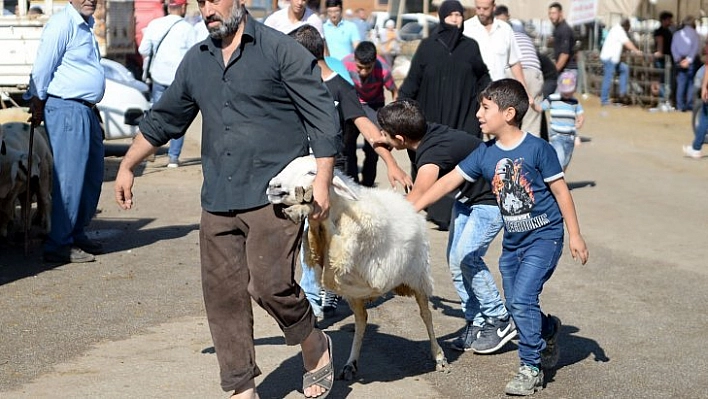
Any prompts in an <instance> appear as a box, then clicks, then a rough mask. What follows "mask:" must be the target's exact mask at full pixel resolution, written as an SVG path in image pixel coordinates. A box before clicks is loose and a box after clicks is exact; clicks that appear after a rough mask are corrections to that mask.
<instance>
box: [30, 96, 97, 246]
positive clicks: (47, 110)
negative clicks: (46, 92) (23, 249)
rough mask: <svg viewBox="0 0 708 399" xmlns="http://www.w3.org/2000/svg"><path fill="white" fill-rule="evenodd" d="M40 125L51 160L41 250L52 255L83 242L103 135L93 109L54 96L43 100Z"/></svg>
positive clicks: (92, 211)
mask: <svg viewBox="0 0 708 399" xmlns="http://www.w3.org/2000/svg"><path fill="white" fill-rule="evenodd" d="M44 124H45V126H46V128H47V136H48V138H49V143H50V145H51V148H52V155H53V157H54V176H53V178H52V179H53V181H52V214H51V225H52V227H51V231H50V232H49V234H48V235H47V240H46V242H45V244H44V250H45V251H46V252H55V251H58V250H59V249H60V248H62V247H67V246H70V245H72V244H73V243H74V242H75V241H83V240H86V239H87V237H86V233H85V231H84V229H85V227H86V226H87V225H88V224H89V222H90V221H91V219H92V218H93V216H94V214H95V213H96V207H97V206H98V199H99V197H100V195H101V185H102V184H103V156H104V153H103V134H102V132H101V125H100V122H99V120H98V116H97V115H96V113H95V112H94V110H93V109H91V108H89V107H87V106H86V105H84V104H81V103H78V102H76V101H71V100H63V99H60V98H56V97H49V98H48V99H47V103H46V105H45V106H44Z"/></svg>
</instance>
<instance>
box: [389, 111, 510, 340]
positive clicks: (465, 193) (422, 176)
mask: <svg viewBox="0 0 708 399" xmlns="http://www.w3.org/2000/svg"><path fill="white" fill-rule="evenodd" d="M378 121H379V126H381V130H382V131H383V133H384V135H385V136H386V138H387V141H388V144H389V145H390V146H392V147H393V148H396V149H399V150H402V149H406V150H410V151H414V152H415V166H416V168H417V170H418V173H417V175H416V178H415V181H414V183H413V189H412V190H411V191H410V192H409V193H408V197H407V198H408V200H409V201H410V202H412V203H415V201H416V200H417V199H418V198H420V196H421V195H422V194H423V193H424V192H426V191H427V190H428V189H429V188H430V186H432V185H433V183H435V181H437V180H438V178H439V177H440V176H444V175H446V174H448V173H449V172H451V171H452V170H453V169H454V168H455V166H456V165H457V164H458V163H459V162H460V161H462V160H463V159H464V158H465V157H466V156H467V155H469V153H471V152H472V151H473V150H474V149H475V148H477V147H478V146H479V145H480V144H481V143H482V140H480V139H478V138H476V137H475V136H473V135H471V134H469V133H467V132H465V131H462V130H455V129H451V128H449V127H447V126H444V125H439V124H437V123H426V121H425V117H424V116H423V110H422V109H421V108H420V106H419V105H418V103H417V102H415V101H414V100H410V99H403V100H398V101H395V102H392V103H389V104H388V105H386V106H385V107H383V108H381V109H380V110H379V112H378ZM455 198H456V201H455V202H454V204H453V206H452V223H451V226H450V234H449V238H448V247H447V256H448V263H449V265H450V274H451V275H452V282H453V284H454V285H455V289H456V290H457V293H458V295H459V296H460V300H461V302H462V310H463V311H464V314H465V320H466V321H467V324H466V326H465V329H464V331H463V333H462V335H460V336H459V337H458V338H457V339H455V340H454V341H453V342H452V347H453V348H454V349H456V350H459V351H469V350H473V351H475V352H476V353H482V354H487V353H493V352H496V351H497V350H499V349H500V348H501V347H503V346H504V344H506V343H507V342H509V340H511V339H512V338H513V337H515V336H516V327H515V326H514V322H513V321H512V320H511V318H510V317H509V314H508V313H507V310H506V308H505V307H504V303H503V302H502V300H501V296H500V295H499V290H498V289H497V286H496V283H495V282H494V278H493V277H492V274H491V273H490V272H489V269H488V268H487V265H486V264H485V263H484V259H483V258H482V257H483V256H484V255H485V254H486V253H487V249H488V248H489V244H490V243H491V242H492V240H494V237H496V236H497V234H498V233H499V231H500V230H501V228H502V218H501V214H500V212H499V208H498V207H497V205H496V202H495V198H494V194H492V190H491V187H490V186H489V183H487V181H486V180H484V179H480V180H478V181H476V182H474V183H469V184H463V185H461V186H460V188H459V192H458V193H457V195H456V197H455Z"/></svg>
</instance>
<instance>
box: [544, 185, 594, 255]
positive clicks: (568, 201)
mask: <svg viewBox="0 0 708 399" xmlns="http://www.w3.org/2000/svg"><path fill="white" fill-rule="evenodd" d="M549 187H550V189H551V192H552V193H553V196H554V197H555V198H556V201H557V202H558V207H559V208H560V211H561V214H562V215H563V219H564V220H565V226H566V228H567V229H568V243H569V246H570V254H571V255H572V256H573V259H575V260H578V259H579V260H580V263H582V264H583V265H584V264H585V263H586V262H587V261H588V256H589V253H588V248H587V246H586V245H585V239H583V236H582V235H581V234H580V224H579V223H578V215H577V213H576V212H575V204H574V203H573V196H572V195H570V190H568V184H567V183H566V182H565V179H563V178H560V179H557V180H554V181H552V182H551V183H550V184H549Z"/></svg>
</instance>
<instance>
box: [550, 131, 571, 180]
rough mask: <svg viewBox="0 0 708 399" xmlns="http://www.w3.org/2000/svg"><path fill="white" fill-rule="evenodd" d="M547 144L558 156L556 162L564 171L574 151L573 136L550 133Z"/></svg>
mask: <svg viewBox="0 0 708 399" xmlns="http://www.w3.org/2000/svg"><path fill="white" fill-rule="evenodd" d="M548 142H549V143H551V146H552V147H553V149H554V150H556V154H557V155H558V162H560V164H561V167H562V168H563V170H565V169H566V168H567V167H568V164H569V163H570V158H572V157H573V150H574V149H575V135H574V134H561V133H554V132H553V131H551V132H550V134H549V138H548Z"/></svg>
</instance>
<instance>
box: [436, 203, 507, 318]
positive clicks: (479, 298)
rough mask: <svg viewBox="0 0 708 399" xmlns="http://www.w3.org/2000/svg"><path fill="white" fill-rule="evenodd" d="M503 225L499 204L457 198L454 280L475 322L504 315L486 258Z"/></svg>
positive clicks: (451, 244) (451, 256) (451, 242)
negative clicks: (486, 203)
mask: <svg viewBox="0 0 708 399" xmlns="http://www.w3.org/2000/svg"><path fill="white" fill-rule="evenodd" d="M503 226H504V223H503V222H502V217H501V213H500V212H499V207H497V206H496V205H472V206H471V207H470V206H469V205H465V204H463V203H461V202H459V201H455V203H454V205H453V206H452V223H451V225H450V235H449V238H448V244H447V256H448V263H449V265H450V274H451V275H452V283H453V285H454V286H455V289H456V290H457V294H458V295H459V296H460V301H461V302H462V310H463V311H464V312H465V320H467V321H468V322H470V321H471V322H472V324H474V325H476V326H482V325H483V324H484V318H485V317H493V318H497V319H503V318H506V316H507V314H508V313H507V311H506V308H505V307H504V303H503V302H502V300H501V296H500V295H499V289H497V285H496V283H495V282H494V278H493V277H492V274H491V273H490V272H489V268H488V267H487V265H486V263H484V259H483V258H482V257H483V256H484V255H486V253H487V250H488V249H489V244H491V242H492V241H493V240H494V237H496V236H497V234H499V231H500V230H501V228H502V227H503Z"/></svg>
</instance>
